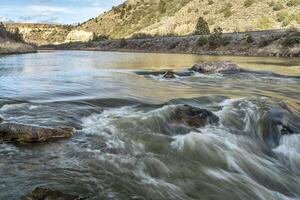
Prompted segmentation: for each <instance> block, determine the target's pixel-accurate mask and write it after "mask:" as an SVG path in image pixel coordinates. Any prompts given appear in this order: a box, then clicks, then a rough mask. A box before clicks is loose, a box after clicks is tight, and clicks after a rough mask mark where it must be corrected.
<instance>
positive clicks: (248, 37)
mask: <svg viewBox="0 0 300 200" xmlns="http://www.w3.org/2000/svg"><path fill="white" fill-rule="evenodd" d="M246 42H247V43H249V44H251V43H253V42H254V38H253V37H252V35H249V34H248V35H247V36H246Z"/></svg>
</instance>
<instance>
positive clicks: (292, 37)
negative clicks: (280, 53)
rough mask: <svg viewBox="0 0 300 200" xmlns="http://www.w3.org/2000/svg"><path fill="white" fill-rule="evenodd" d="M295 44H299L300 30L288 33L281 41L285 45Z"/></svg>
mask: <svg viewBox="0 0 300 200" xmlns="http://www.w3.org/2000/svg"><path fill="white" fill-rule="evenodd" d="M296 44H300V32H298V31H296V32H292V33H290V34H289V35H288V36H287V37H286V38H285V39H284V41H283V42H282V45H283V46H285V47H292V46H295V45H296Z"/></svg>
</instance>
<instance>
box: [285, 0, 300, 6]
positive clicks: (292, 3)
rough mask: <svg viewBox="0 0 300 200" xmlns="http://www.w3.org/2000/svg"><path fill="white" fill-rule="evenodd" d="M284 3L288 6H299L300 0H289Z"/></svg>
mask: <svg viewBox="0 0 300 200" xmlns="http://www.w3.org/2000/svg"><path fill="white" fill-rule="evenodd" d="M286 5H287V6H288V7H293V6H299V5H300V0H289V1H288V2H287V4H286Z"/></svg>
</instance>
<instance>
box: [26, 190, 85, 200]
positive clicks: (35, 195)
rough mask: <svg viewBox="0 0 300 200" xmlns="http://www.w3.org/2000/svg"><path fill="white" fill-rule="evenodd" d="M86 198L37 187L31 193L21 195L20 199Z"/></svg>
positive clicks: (67, 199) (71, 199)
mask: <svg viewBox="0 0 300 200" xmlns="http://www.w3.org/2000/svg"><path fill="white" fill-rule="evenodd" d="M84 199H87V198H84V197H80V196H78V195H72V194H65V193H63V192H61V191H55V190H51V189H47V188H42V187H38V188H36V189H35V190H34V191H33V192H32V193H30V194H27V195H26V196H24V197H22V200H84Z"/></svg>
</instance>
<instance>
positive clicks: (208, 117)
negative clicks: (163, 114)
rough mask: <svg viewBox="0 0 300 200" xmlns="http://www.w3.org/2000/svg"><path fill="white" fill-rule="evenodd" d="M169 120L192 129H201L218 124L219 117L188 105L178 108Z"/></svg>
mask: <svg viewBox="0 0 300 200" xmlns="http://www.w3.org/2000/svg"><path fill="white" fill-rule="evenodd" d="M171 119H172V120H174V121H176V122H179V123H183V124H184V125H186V126H190V127H193V128H201V127H204V126H206V125H209V124H216V123H218V122H219V117H217V116H216V115H215V114H214V113H212V112H211V111H208V110H205V109H201V108H196V107H193V106H189V105H180V106H178V107H177V108H176V110H175V112H174V114H173V116H172V117H171Z"/></svg>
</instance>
